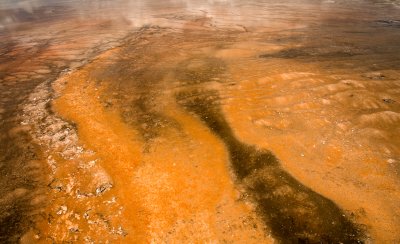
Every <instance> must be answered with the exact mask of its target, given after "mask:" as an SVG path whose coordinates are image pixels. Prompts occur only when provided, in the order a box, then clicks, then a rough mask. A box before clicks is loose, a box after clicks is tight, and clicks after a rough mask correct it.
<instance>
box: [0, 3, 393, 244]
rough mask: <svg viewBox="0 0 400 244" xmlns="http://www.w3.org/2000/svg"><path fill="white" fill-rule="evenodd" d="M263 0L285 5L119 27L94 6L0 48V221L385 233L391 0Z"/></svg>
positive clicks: (184, 236) (67, 226)
mask: <svg viewBox="0 0 400 244" xmlns="http://www.w3.org/2000/svg"><path fill="white" fill-rule="evenodd" d="M363 4H366V5H368V4H367V3H363ZM265 6H268V9H273V10H279V11H284V13H285V15H287V16H288V17H289V18H288V19H286V20H283V21H282V23H280V22H279V23H278V24H277V23H269V24H266V25H261V26H257V25H254V23H253V25H249V26H245V25H243V23H248V22H246V19H243V23H241V25H240V26H239V25H237V26H232V25H230V24H229V23H230V21H231V20H227V19H224V17H222V18H218V16H217V15H213V17H214V18H215V19H213V18H212V17H207V14H206V12H204V15H203V14H202V15H194V14H193V13H190V14H185V13H174V14H159V15H157V16H158V17H157V18H161V19H163V18H164V19H166V20H168V21H177V22H175V23H174V27H172V28H164V27H160V26H147V27H144V28H141V29H140V30H135V31H133V33H131V34H130V35H128V36H126V37H125V38H118V37H110V35H111V34H110V33H111V32H112V29H113V28H114V27H117V26H119V27H121V25H122V26H125V25H128V24H127V23H128V22H129V21H122V23H123V24H121V22H118V23H117V24H115V23H114V24H115V25H114V24H113V22H107V21H105V22H104V23H105V24H104V23H103V22H102V21H99V22H100V24H99V23H98V22H96V21H95V23H88V24H87V25H86V24H85V25H84V26H83V27H82V28H80V29H79V30H76V31H75V32H74V35H75V37H77V36H79V35H80V34H81V32H82V31H84V30H86V29H89V30H93V32H91V33H89V34H90V36H89V37H88V38H86V39H84V40H82V42H79V43H78V44H77V45H76V46H75V45H66V46H64V44H62V43H63V42H64V41H63V40H65V39H67V40H72V39H73V38H74V37H71V36H69V35H66V36H63V34H62V32H61V33H58V34H57V35H59V36H58V38H59V40H58V41H56V42H54V43H52V41H46V37H44V38H43V42H40V43H41V45H38V46H35V47H34V48H30V46H29V45H26V46H23V45H21V44H17V43H12V42H10V43H9V45H5V46H4V48H3V47H2V50H4V53H5V55H4V56H2V58H3V59H2V61H4V62H3V63H2V64H1V66H0V68H1V69H2V70H3V71H5V72H3V73H2V74H1V77H0V78H1V79H2V83H1V86H2V88H4V87H10V88H11V89H10V90H7V89H2V90H1V92H2V93H1V95H2V97H1V99H2V104H1V106H3V107H5V108H6V109H3V110H0V112H1V113H0V115H1V116H2V117H4V118H6V120H4V121H5V122H4V123H3V122H2V127H1V130H2V131H4V132H6V133H3V136H2V137H1V140H2V141H1V145H2V147H1V149H2V157H3V158H2V164H1V165H2V166H1V170H2V171H1V173H2V175H6V176H7V177H5V178H4V179H2V181H1V184H2V185H1V188H0V190H1V191H2V192H5V193H7V194H6V195H5V197H3V196H2V198H1V201H0V204H1V206H4V207H5V208H4V209H6V210H5V211H2V212H1V215H0V217H1V219H0V220H1V224H2V225H1V227H2V229H1V233H2V238H5V239H4V240H7V241H12V242H15V241H17V240H18V239H19V238H20V236H21V235H22V233H24V232H26V231H27V230H29V231H28V232H27V233H26V234H25V235H24V236H23V237H22V239H21V241H22V242H25V243H30V242H44V243H58V242H87V243H95V242H102V241H104V242H107V241H109V242H140V243H141V242H246V243H264V242H265V243H270V242H271V243H272V242H282V243H363V242H367V243H369V242H376V243H387V242H394V243H396V242H398V241H399V240H400V233H399V232H398V229H400V226H399V223H400V221H399V220H400V209H399V204H398V203H399V202H400V190H399V187H398V183H399V171H400V167H399V155H400V148H399V145H400V141H399V139H398V138H400V137H399V133H400V131H399V127H398V126H397V125H398V123H399V121H400V116H399V114H400V107H399V101H400V97H399V94H400V92H399V91H400V72H399V70H400V63H399V60H398V56H399V54H400V46H399V43H398V41H397V40H398V39H399V37H400V36H399V35H400V33H399V32H398V31H397V30H398V28H397V22H396V19H397V17H396V16H395V15H396V14H393V13H395V12H393V11H391V10H388V12H387V13H386V12H385V11H383V10H382V9H386V7H379V8H382V9H379V11H382V12H379V11H377V12H378V13H379V15H378V16H373V17H371V16H370V15H371V13H370V12H368V11H359V12H357V11H355V10H354V9H357V8H359V7H360V6H363V5H360V6H357V4H354V5H353V4H350V5H344V6H346V7H345V8H340V5H337V6H336V7H327V9H328V11H325V10H324V11H325V12H324V14H326V16H325V17H323V18H320V17H315V16H311V17H310V16H309V15H304V16H303V15H296V14H295V12H296V11H295V10H294V9H296V8H298V7H299V8H300V9H301V7H303V8H304V9H301V11H300V12H302V11H304V13H311V12H313V11H316V10H318V11H319V10H323V8H322V9H321V8H320V6H319V5H318V6H317V5H313V4H310V3H308V4H305V5H304V6H303V5H296V4H294V5H293V6H292V5H290V4H289V5H288V6H291V8H286V7H287V6H286V5H285V4H283V5H282V6H284V7H285V6H286V7H285V8H282V6H277V5H274V4H272V5H268V4H267V5H265ZM322 6H325V7H326V5H324V4H323V5H322ZM329 6H334V5H329ZM368 6H369V5H368ZM371 6H375V5H373V4H372V3H371ZM236 7H237V6H236ZM254 7H257V8H262V7H264V5H263V4H261V3H258V2H254V3H249V5H246V4H243V9H244V11H248V10H249V9H254ZM353 8H354V9H353ZM217 9H218V8H217ZM389 9H390V8H389ZM157 11H158V10H157ZM157 11H155V12H157ZM218 11H221V10H218ZM218 11H217V12H218ZM279 11H277V12H273V13H275V14H278V13H279ZM286 11H287V12H286ZM307 11H310V12H307ZM39 12H40V13H41V14H42V12H41V10H40V11H39ZM33 13H34V12H33ZM43 13H44V12H43ZM338 13H340V14H341V15H340V16H341V18H340V19H335V16H337V14H338ZM355 13H358V14H359V15H357V14H355ZM25 14H28V13H25ZM214 14H215V13H214ZM385 14H387V16H389V15H392V17H391V18H390V19H387V20H385V19H384V18H385V17H387V16H386V15H385ZM222 16H225V15H222ZM275 17H276V16H275ZM275 17H274V18H275ZM299 18H300V19H301V20H302V21H299ZM272 19H273V18H272V17H271V20H272ZM55 20H57V18H55ZM214 20H215V21H216V22H218V21H220V24H221V23H222V24H221V26H216V22H214ZM49 21H50V20H49ZM33 22H36V21H33ZM250 22H251V21H250ZM298 22H301V23H303V25H301V24H299V23H298ZM80 23H81V24H82V23H83V22H80ZM101 23H103V24H101ZM177 23H179V24H180V27H179V28H176V26H177ZM76 24H77V26H78V27H79V26H80V24H79V23H76ZM56 26H57V25H55V26H53V28H54V29H57V27H56ZM62 26H63V24H62V23H61V24H60V23H59V25H58V27H61V29H62V28H63V27H62ZM66 26H68V25H66ZM222 26H223V27H222ZM64 27H65V26H64ZM125 27H126V26H125ZM125 27H124V28H125ZM124 28H122V29H124ZM20 31H22V32H23V31H25V30H24V29H23V28H22V29H20ZM27 32H28V33H29V31H27ZM116 33H118V35H117V34H116V36H119V37H122V36H124V33H127V32H126V31H122V30H121V31H116ZM372 34H374V35H372ZM57 35H56V36H57ZM74 35H72V36H74ZM97 35H99V36H97ZM21 36H24V35H21ZM96 36H97V37H96ZM100 36H104V38H105V39H106V40H109V41H110V42H109V43H107V42H106V43H105V44H104V43H103V44H99V45H97V44H98V42H97V40H99V39H101V38H100ZM316 37H318V38H316ZM48 38H49V40H51V38H52V37H51V36H49V37H48ZM71 38H72V39H71ZM91 38H92V39H91ZM112 46H118V47H115V48H112V49H110V50H108V51H105V52H104V50H107V49H109V48H110V47H112ZM71 48H72V49H73V50H75V51H72V52H71V53H70V55H69V52H67V51H65V50H64V49H71ZM87 49H89V51H87ZM61 50H64V52H63V51H61ZM84 50H86V51H84ZM25 51H29V53H30V54H29V55H31V56H32V60H33V63H31V62H28V61H26V62H24V61H23V60H22V58H21V57H23V56H24V53H25ZM99 53H100V54H99ZM97 54H99V55H97ZM13 55H14V56H15V55H16V57H20V58H15V59H10V57H13ZM35 56H38V57H39V58H34V57H35ZM65 57H70V58H71V59H68V58H67V59H65ZM91 57H94V58H91ZM10 60H11V61H10ZM33 64H34V65H33ZM53 64H54V65H53ZM69 66H71V67H75V69H73V70H72V71H71V70H67V71H66V72H64V73H61V70H63V69H65V68H66V67H69ZM77 67H79V68H77ZM24 70H25V71H27V72H26V73H24ZM56 77H57V78H56ZM31 79H34V80H33V81H35V82H29V84H30V86H28V85H25V86H22V85H19V84H21V82H24V81H27V80H31ZM46 80H47V81H46ZM53 80H55V81H53ZM37 84H39V85H37ZM19 92H21V95H18V96H17V94H18V93H19ZM12 96H15V97H17V100H15V101H14V100H12V99H10V98H11V97H12ZM0 109H2V107H0ZM20 113H21V114H22V116H20V115H18V114H20ZM3 145H4V147H3ZM16 155H19V156H18V157H17V156H16ZM10 162H17V163H16V164H13V163H10ZM19 169H24V170H25V171H26V172H27V173H23V172H20V170H19ZM10 182H12V183H10ZM3 183H4V184H3ZM3 233H4V235H3ZM1 240H3V239H1Z"/></svg>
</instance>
